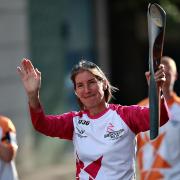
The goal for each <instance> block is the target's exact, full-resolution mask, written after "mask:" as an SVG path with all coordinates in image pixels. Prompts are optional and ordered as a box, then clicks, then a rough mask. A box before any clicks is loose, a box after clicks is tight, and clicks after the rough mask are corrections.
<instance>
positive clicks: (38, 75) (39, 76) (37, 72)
mask: <svg viewBox="0 0 180 180" xmlns="http://www.w3.org/2000/svg"><path fill="white" fill-rule="evenodd" d="M35 72H36V74H37V77H38V78H39V79H40V78H41V72H40V71H39V70H38V69H37V68H36V69H35Z"/></svg>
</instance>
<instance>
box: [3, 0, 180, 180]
mask: <svg viewBox="0 0 180 180" xmlns="http://www.w3.org/2000/svg"><path fill="white" fill-rule="evenodd" d="M149 2H150V1H145V0H139V1H134V0H121V1H120V0H113V1H112V0H76V1H75V0H53V1H52V0H0V23H1V24H0V62H1V63H0V84H1V86H0V114H2V115H5V116H8V117H9V118H10V119H11V120H12V121H13V123H14V124H15V126H16V130H17V140H18V145H19V149H18V154H17V158H16V164H17V169H18V173H19V176H20V179H22V180H34V179H35V180H36V179H43V180H49V179H51V180H57V179H61V180H70V179H75V178H74V177H75V162H74V157H73V146H72V144H71V142H68V141H64V140H59V139H55V138H49V137H45V136H44V135H42V134H39V133H37V132H35V130H34V129H33V127H32V125H31V122H30V116H29V110H28V104H27V98H26V95H25V92H24V89H23V86H22V84H21V82H20V78H19V76H18V74H17V71H16V67H17V66H18V65H19V64H20V61H21V59H22V58H23V57H27V58H30V59H31V60H32V61H33V63H34V65H35V66H36V67H37V68H38V69H39V70H40V71H41V72H42V88H41V101H42V103H43V105H44V108H45V111H46V113H48V114H60V113H62V112H66V111H70V110H78V107H77V105H76V101H75V96H74V94H73V89H72V84H71V81H70V80H69V73H70V71H71V68H72V66H73V65H74V64H75V63H76V62H78V61H79V60H80V58H82V57H83V58H86V59H87V60H90V61H94V62H96V63H97V64H98V65H100V67H102V69H103V70H104V71H105V73H106V75H107V76H108V78H109V79H110V81H111V83H112V85H114V86H116V87H118V88H119V92H117V93H116V94H115V95H114V96H115V99H113V101H112V102H114V103H120V104H122V105H130V104H136V103H137V102H138V101H140V100H141V99H142V98H144V97H146V96H147V95H148V89H147V84H146V79H145V76H144V72H145V71H146V70H147V69H148V48H149V47H148V45H149V44H148V32H147V7H148V3H149ZM156 2H157V3H159V4H160V5H161V6H162V7H163V8H164V10H165V11H166V12H167V24H166V34H165V40H164V52H163V54H164V55H168V56H171V57H173V58H174V59H175V61H176V63H177V67H178V71H179V72H180V70H179V68H180V50H179V47H180V33H179V32H180V1H179V0H159V1H156ZM175 88H176V89H175V90H176V92H177V94H178V95H180V82H179V81H178V82H177V83H176V86H175Z"/></svg>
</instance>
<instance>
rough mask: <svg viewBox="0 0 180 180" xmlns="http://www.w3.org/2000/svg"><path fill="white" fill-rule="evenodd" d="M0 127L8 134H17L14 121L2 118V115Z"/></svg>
mask: <svg viewBox="0 0 180 180" xmlns="http://www.w3.org/2000/svg"><path fill="white" fill-rule="evenodd" d="M0 127H1V128H2V129H3V131H5V132H8V131H12V132H15V131H16V129H15V126H14V124H13V123H12V121H11V120H10V119H9V118H8V117H6V116H2V115H0Z"/></svg>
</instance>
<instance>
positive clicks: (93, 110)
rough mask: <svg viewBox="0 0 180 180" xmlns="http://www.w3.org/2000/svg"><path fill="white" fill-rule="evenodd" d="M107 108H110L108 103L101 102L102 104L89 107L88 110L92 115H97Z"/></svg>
mask: <svg viewBox="0 0 180 180" xmlns="http://www.w3.org/2000/svg"><path fill="white" fill-rule="evenodd" d="M107 108H108V104H107V103H101V104H99V105H97V106H96V107H91V108H88V109H87V111H88V112H89V114H90V115H91V116H95V115H97V114H99V113H101V112H103V111H105V110H106V109H107Z"/></svg>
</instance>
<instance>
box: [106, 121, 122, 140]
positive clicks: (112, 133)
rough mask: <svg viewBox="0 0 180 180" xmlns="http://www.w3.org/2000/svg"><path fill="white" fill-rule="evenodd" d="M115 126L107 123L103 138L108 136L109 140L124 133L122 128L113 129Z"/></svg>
mask: <svg viewBox="0 0 180 180" xmlns="http://www.w3.org/2000/svg"><path fill="white" fill-rule="evenodd" d="M114 129H115V126H114V125H113V124H112V123H109V125H108V127H107V130H106V134H105V135H104V138H109V139H110V140H115V139H118V138H120V137H121V136H122V135H123V134H124V129H119V130H114Z"/></svg>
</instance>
